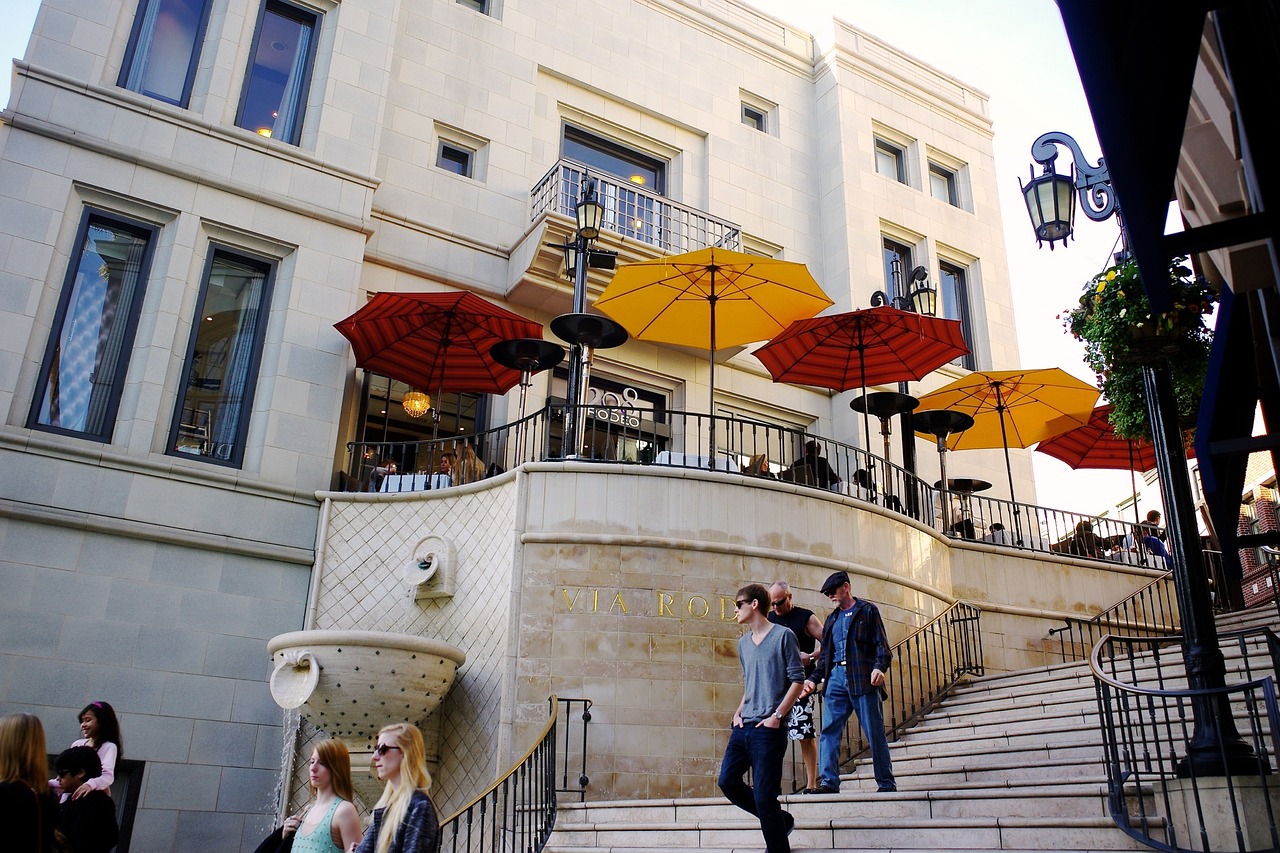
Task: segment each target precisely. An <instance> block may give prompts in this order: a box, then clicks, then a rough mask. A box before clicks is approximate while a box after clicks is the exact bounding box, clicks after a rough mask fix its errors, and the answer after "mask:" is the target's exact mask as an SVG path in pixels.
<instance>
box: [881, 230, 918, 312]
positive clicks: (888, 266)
mask: <svg viewBox="0 0 1280 853" xmlns="http://www.w3.org/2000/svg"><path fill="white" fill-rule="evenodd" d="M882 246H883V251H884V292H885V293H887V294H888V295H889V299H890V300H891V301H892V300H894V299H897V298H898V297H899V296H901V297H905V296H906V295H907V292H906V288H907V278H906V277H907V276H908V275H910V274H911V270H912V269H913V268H914V267H913V265H912V263H911V247H910V246H906V245H903V244H902V243H899V242H898V241H896V240H892V239H890V238H888V237H885V238H884V240H883V244H882ZM895 280H896V283H895Z"/></svg>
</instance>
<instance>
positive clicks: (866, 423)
mask: <svg viewBox="0 0 1280 853" xmlns="http://www.w3.org/2000/svg"><path fill="white" fill-rule="evenodd" d="M858 337H859V338H860V339H861V337H862V324H861V323H859V324H858ZM857 349H858V381H859V382H861V383H862V386H861V387H862V444H863V447H864V448H865V449H866V451H867V486H868V489H869V491H870V492H871V494H872V495H875V494H877V492H876V470H875V469H876V466H875V465H873V464H872V462H871V415H869V414H868V413H867V408H868V407H867V362H866V358H865V356H866V354H867V345H866V343H860V344H859V345H858V348H857ZM884 443H885V447H886V451H885V456H886V457H887V456H888V455H889V453H888V450H887V448H888V445H889V439H887V438H886V439H885V440H884ZM872 499H873V500H874V498H872Z"/></svg>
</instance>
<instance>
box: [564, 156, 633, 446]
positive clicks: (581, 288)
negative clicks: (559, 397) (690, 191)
mask: <svg viewBox="0 0 1280 853" xmlns="http://www.w3.org/2000/svg"><path fill="white" fill-rule="evenodd" d="M573 219H574V234H573V240H572V241H569V242H565V243H549V244H548V245H549V246H551V247H553V248H556V249H561V250H562V251H563V252H564V258H565V272H566V273H567V274H568V275H570V276H572V277H573V312H572V313H573V314H575V315H585V314H586V311H587V270H588V268H594V269H608V270H611V269H613V268H614V265H615V264H616V262H617V257H618V253H617V252H609V251H603V250H599V249H593V248H592V244H593V243H595V240H596V238H597V237H599V236H600V225H601V223H602V222H603V221H604V205H602V204H601V203H600V201H599V200H598V199H597V198H596V182H595V179H594V178H592V177H590V176H588V175H586V174H584V175H583V177H582V190H581V196H580V197H579V199H578V203H577V204H575V205H574V207H573ZM583 353H584V343H583V342H581V341H579V340H572V341H570V346H569V381H568V384H567V387H566V391H565V398H566V401H567V403H568V405H569V406H570V412H569V416H568V417H566V418H565V422H564V439H563V441H562V442H561V447H560V455H561V457H562V458H563V457H569V456H577V454H578V451H579V449H580V447H579V444H580V442H581V440H582V438H581V435H580V432H581V429H580V426H579V424H580V423H581V420H582V419H581V417H580V416H579V415H580V413H581V412H582V411H583V406H584V405H585V404H586V395H587V387H586V386H587V382H586V378H585V372H584V371H585V367H584V364H583Z"/></svg>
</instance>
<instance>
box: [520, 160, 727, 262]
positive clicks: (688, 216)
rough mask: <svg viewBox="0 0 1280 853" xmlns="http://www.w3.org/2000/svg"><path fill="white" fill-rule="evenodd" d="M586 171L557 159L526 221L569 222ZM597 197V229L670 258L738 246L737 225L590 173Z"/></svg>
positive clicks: (534, 192)
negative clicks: (600, 216)
mask: <svg viewBox="0 0 1280 853" xmlns="http://www.w3.org/2000/svg"><path fill="white" fill-rule="evenodd" d="M586 177H587V167H586V166H585V165H583V164H581V163H578V162H575V161H573V160H560V161H558V162H557V163H556V164H555V165H554V166H552V167H551V169H550V170H549V171H548V172H547V173H546V174H545V175H543V176H542V178H541V179H540V180H539V181H538V183H537V184H535V185H534V187H533V189H532V190H531V191H530V192H529V219H530V221H533V220H535V219H537V218H538V217H539V216H542V215H543V214H546V213H559V214H562V215H564V216H568V217H570V218H572V217H573V215H574V207H575V205H577V203H578V200H579V198H580V197H581V195H582V184H583V181H584V180H585V179H586ZM591 179H592V180H593V181H595V187H596V198H597V199H598V200H599V201H600V203H601V204H602V205H604V220H603V222H602V223H601V229H602V230H604V231H608V232H611V233H614V234H619V235H621V236H622V237H624V238H628V239H631V240H635V241H637V242H640V243H645V244H648V245H650V246H654V247H656V248H658V249H661V250H662V251H663V252H666V253H669V254H675V253H679V252H689V251H693V250H695V249H705V248H707V247H710V246H716V247H720V248H724V249H734V250H740V249H741V248H742V228H741V226H739V225H737V224H735V223H733V222H729V221H728V220H726V219H720V218H719V217H716V216H712V215H711V214H709V213H706V212H704V211H701V210H697V209H695V208H692V207H689V206H688V205H684V204H681V203H680V202H678V201H674V200H672V199H669V198H667V197H666V196H663V195H658V194H657V193H654V192H650V191H648V190H645V189H642V188H641V187H639V186H638V185H636V184H633V183H631V182H630V181H622V180H618V179H616V178H613V177H612V176H610V175H607V174H605V173H603V172H600V171H597V170H593V171H592V172H591Z"/></svg>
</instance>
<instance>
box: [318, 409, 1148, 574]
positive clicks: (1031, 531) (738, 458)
mask: <svg viewBox="0 0 1280 853" xmlns="http://www.w3.org/2000/svg"><path fill="white" fill-rule="evenodd" d="M586 408H587V411H586V413H585V414H586V415H587V417H586V418H585V422H586V425H587V426H586V429H585V431H584V435H583V442H582V448H581V450H580V452H579V453H578V454H577V455H576V456H575V457H574V459H576V460H579V461H596V462H614V463H624V464H637V465H654V466H664V467H670V468H686V469H693V470H703V471H708V472H712V473H721V474H736V475H742V474H747V475H750V476H751V477H752V479H748V480H745V481H739V482H742V483H744V484H747V485H750V484H752V483H753V482H758V481H763V480H770V479H772V480H783V481H789V482H792V483H795V484H796V485H801V486H809V487H812V488H816V489H826V490H830V491H836V492H839V493H840V494H843V495H845V496H847V497H851V498H855V499H857V500H860V501H863V502H865V503H868V504H874V505H876V506H878V507H880V508H881V510H882V511H885V512H890V513H895V514H898V515H901V516H903V517H906V518H911V519H914V520H916V521H918V522H921V523H923V524H926V525H929V526H930V527H933V528H934V529H936V530H940V531H942V532H944V533H946V534H947V535H949V536H952V537H954V538H956V539H961V540H964V539H968V540H979V541H986V542H988V543H991V544H995V545H999V546H1001V547H1006V548H1015V549H1021V550H1026V551H1036V552H1041V553H1053V554H1061V555H1066V556H1074V557H1081V558H1084V559H1096V560H1107V559H1116V558H1119V557H1123V558H1124V562H1126V563H1130V564H1135V563H1136V564H1137V565H1140V566H1144V567H1147V568H1158V569H1163V568H1165V566H1164V563H1163V560H1161V559H1159V558H1155V557H1152V556H1150V555H1146V556H1145V557H1141V558H1140V555H1138V554H1137V553H1136V552H1132V551H1128V550H1125V549H1123V548H1119V549H1117V550H1116V553H1115V555H1114V556H1112V555H1109V554H1108V553H1106V552H1108V551H1110V549H1112V548H1113V547H1115V546H1118V545H1120V544H1121V543H1122V542H1124V541H1125V540H1126V539H1130V540H1132V538H1133V537H1134V536H1135V534H1137V538H1138V539H1140V538H1141V533H1142V532H1144V531H1142V529H1141V528H1140V526H1139V525H1138V524H1136V523H1135V522H1127V521H1121V520H1119V519H1113V518H1099V517H1096V516H1090V515H1086V514H1084V513H1077V512H1067V511H1064V510H1055V509H1049V508H1046V507H1041V506H1036V505H1034V504H1027V503H1017V502H1012V501H1007V500H1002V499H999V498H988V497H984V496H982V495H980V494H959V493H956V492H948V493H947V494H946V500H945V504H946V508H947V513H946V514H945V515H946V518H947V522H946V523H945V524H944V522H943V520H942V519H943V516H944V513H943V511H942V510H943V508H944V507H943V505H944V500H943V493H942V491H941V490H940V489H938V488H937V484H936V483H929V482H926V481H924V480H922V479H920V478H919V477H916V476H915V475H913V474H911V473H910V472H908V471H906V470H905V469H903V468H901V467H899V466H897V465H895V464H893V463H892V462H890V461H888V460H886V459H883V458H881V457H879V456H876V455H875V454H874V453H870V452H868V451H867V450H865V449H863V448H860V447H854V446H852V445H849V444H845V443H844V442H840V441H835V440H834V439H830V438H824V437H822V436H818V435H814V434H812V433H809V432H806V431H804V430H798V429H792V428H788V427H782V426H778V425H777V424H770V423H766V422H763V421H756V420H752V419H749V418H742V417H729V416H719V415H717V416H714V417H713V416H711V415H706V414H702V413H699V412H681V411H672V410H666V411H662V412H660V413H655V412H654V411H653V410H651V409H641V408H629V407H625V406H588V407H586ZM571 410H572V407H570V406H564V405H551V406H547V407H545V408H543V409H541V410H539V411H537V412H534V413H533V414H531V415H528V416H527V417H525V418H523V419H521V420H519V421H516V422H514V423H511V424H506V425H504V426H501V427H497V428H495V429H490V430H485V431H483V432H479V433H476V434H474V435H466V436H451V437H448V438H442V439H437V440H434V441H413V442H351V443H349V444H348V445H347V454H348V458H347V466H346V469H345V470H344V471H343V472H341V473H340V476H339V482H338V485H337V488H338V489H339V490H340V491H353V492H361V491H384V492H386V491H390V492H399V491H424V490H431V489H436V488H441V487H442V486H443V487H448V486H456V485H460V484H462V483H465V482H469V481H472V480H475V479H481V478H483V477H487V476H493V475H495V474H497V473H499V472H502V471H506V470H509V469H511V468H514V467H516V466H517V465H521V464H523V463H525V462H542V461H549V460H558V459H561V458H562V454H561V442H562V440H563V435H564V423H565V417H566V414H567V413H568V412H570V411H571ZM713 437H714V439H713ZM809 443H815V444H816V445H817V447H818V456H819V457H820V459H821V461H820V462H818V463H816V464H814V463H813V462H812V460H811V459H810V458H809V457H806V456H805V453H804V449H805V445H806V444H809ZM467 448H470V449H471V451H473V452H474V454H475V456H476V458H477V459H479V460H480V467H479V469H478V473H473V474H464V473H462V472H461V471H460V468H459V465H458V461H457V460H459V459H461V458H462V456H463V454H464V453H466V451H467ZM446 453H450V454H453V455H454V456H455V460H454V463H453V465H452V466H451V476H450V479H448V480H446V479H444V478H442V477H439V476H433V474H434V473H435V472H437V471H439V468H440V459H441V457H442V456H443V455H444V454H446ZM384 460H389V461H393V462H395V463H396V468H397V472H396V474H395V475H393V476H391V477H390V478H387V477H384V476H382V475H380V474H379V469H380V468H384V467H385V466H384V465H383V464H382V463H383V462H384ZM762 460H763V462H764V463H766V464H767V469H768V470H767V471H759V470H758V467H759V466H760V464H761V461H762ZM983 473H986V474H989V475H990V474H991V472H983ZM1001 473H1003V472H1001ZM991 476H992V477H993V478H994V476H995V475H991ZM757 478H758V479H757Z"/></svg>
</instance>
